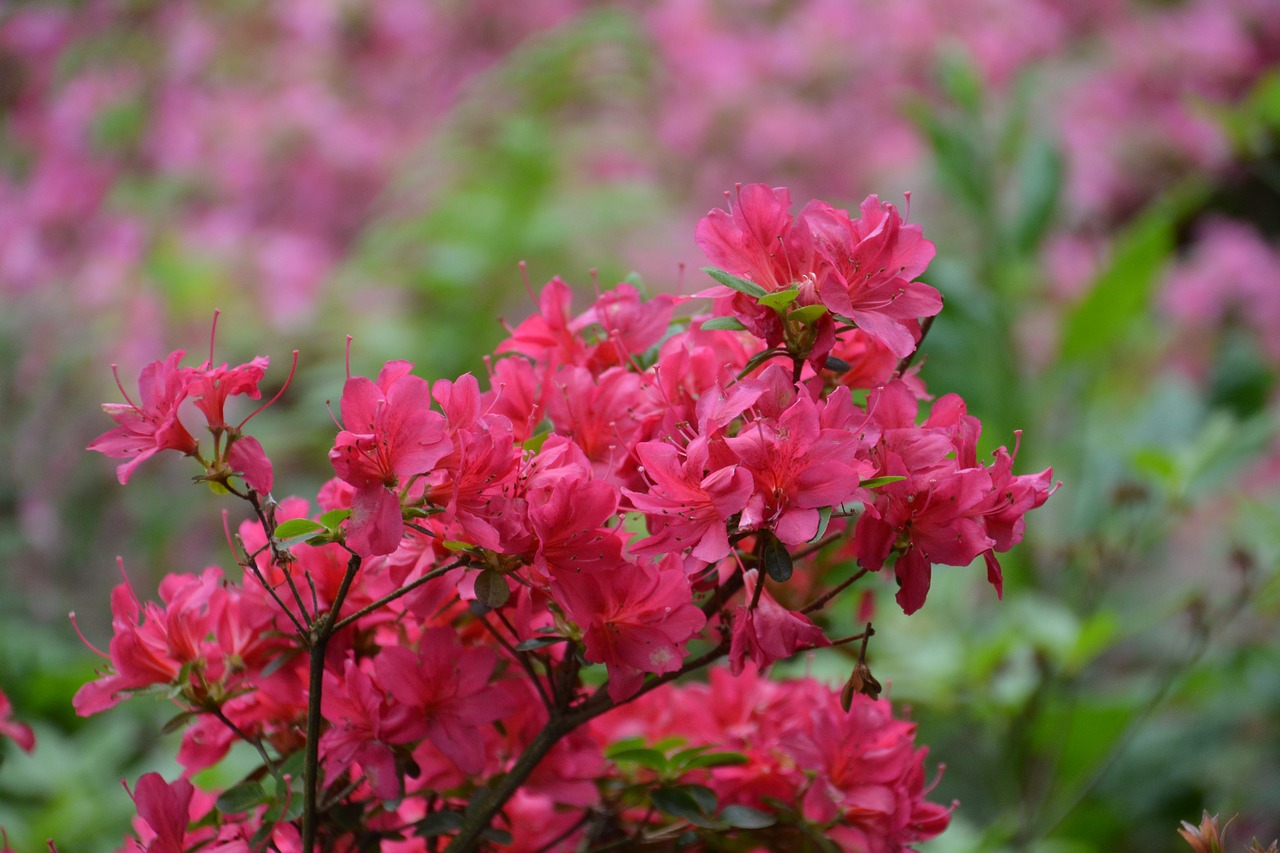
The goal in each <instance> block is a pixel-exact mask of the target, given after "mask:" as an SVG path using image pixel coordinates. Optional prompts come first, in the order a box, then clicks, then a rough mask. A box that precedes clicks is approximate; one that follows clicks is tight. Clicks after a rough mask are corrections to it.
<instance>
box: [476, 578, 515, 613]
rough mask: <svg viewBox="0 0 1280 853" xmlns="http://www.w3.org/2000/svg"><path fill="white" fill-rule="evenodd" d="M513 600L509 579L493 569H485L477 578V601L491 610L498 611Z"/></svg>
mask: <svg viewBox="0 0 1280 853" xmlns="http://www.w3.org/2000/svg"><path fill="white" fill-rule="evenodd" d="M509 598H511V587H509V586H507V579H506V578H505V577H503V576H502V575H501V574H499V573H498V572H495V571H493V570H492V569H484V570H483V571H481V572H480V574H479V575H477V576H476V599H477V600H478V601H480V602H482V603H483V604H484V606H485V607H488V608H489V609H491V610H497V609H498V608H499V607H501V606H502V605H504V604H506V603H507V599H509Z"/></svg>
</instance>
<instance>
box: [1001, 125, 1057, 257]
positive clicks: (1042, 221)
mask: <svg viewBox="0 0 1280 853" xmlns="http://www.w3.org/2000/svg"><path fill="white" fill-rule="evenodd" d="M1062 174H1063V160H1062V154H1061V152H1059V151H1058V148H1057V146H1056V145H1054V144H1053V143H1052V142H1050V141H1049V140H1047V139H1037V140H1035V141H1033V142H1031V143H1030V144H1029V145H1027V147H1026V148H1025V149H1024V151H1023V152H1022V157H1021V158H1020V162H1019V163H1018V209H1017V212H1016V213H1015V214H1014V219H1013V224H1012V226H1011V228H1010V238H1011V239H1012V241H1013V247H1014V248H1015V249H1016V250H1017V251H1018V252H1020V253H1022V254H1028V253H1030V252H1031V250H1033V249H1034V248H1035V247H1036V246H1038V245H1039V244H1040V240H1041V238H1043V237H1044V235H1045V232H1046V231H1047V230H1048V228H1049V225H1050V223H1051V222H1052V221H1053V216H1054V213H1055V212H1056V211H1057V208H1058V197H1059V195H1060V193H1061V191H1062Z"/></svg>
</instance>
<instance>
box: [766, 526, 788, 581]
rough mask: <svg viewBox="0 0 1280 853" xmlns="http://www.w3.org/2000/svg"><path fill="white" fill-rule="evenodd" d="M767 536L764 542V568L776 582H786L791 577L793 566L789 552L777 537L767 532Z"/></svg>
mask: <svg viewBox="0 0 1280 853" xmlns="http://www.w3.org/2000/svg"><path fill="white" fill-rule="evenodd" d="M768 536H769V538H768V539H766V540H765V543H764V554H763V558H764V570H765V572H767V573H768V575H769V577H771V578H773V579H774V580H775V581H777V582H778V583H786V581H787V580H789V579H790V578H791V572H792V570H793V568H794V566H793V564H792V562H791V554H790V553H788V551H787V546H786V545H784V544H782V542H781V541H779V539H778V537H776V536H774V535H773V534H772V533H770V534H768Z"/></svg>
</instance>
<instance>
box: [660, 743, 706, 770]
mask: <svg viewBox="0 0 1280 853" xmlns="http://www.w3.org/2000/svg"><path fill="white" fill-rule="evenodd" d="M709 749H711V746H709V745H704V746H691V747H689V748H688V749H682V750H680V751H679V752H676V753H675V754H673V755H672V756H671V758H670V764H671V766H672V768H674V769H675V770H680V769H681V768H683V767H685V766H686V764H687V762H689V761H692V760H693V759H695V758H697V757H698V756H699V755H702V754H703V753H704V752H706V751H707V750H709Z"/></svg>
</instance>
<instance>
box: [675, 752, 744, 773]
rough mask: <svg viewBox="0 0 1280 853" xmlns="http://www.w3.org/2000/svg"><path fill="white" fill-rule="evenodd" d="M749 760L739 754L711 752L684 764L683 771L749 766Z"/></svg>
mask: <svg viewBox="0 0 1280 853" xmlns="http://www.w3.org/2000/svg"><path fill="white" fill-rule="evenodd" d="M750 763H751V759H750V758H748V757H747V756H745V755H743V754H742V753H741V752H713V753H711V754H710V755H699V756H698V757H697V758H694V759H692V760H690V761H688V762H686V763H685V765H684V769H686V770H697V769H700V768H706V767H736V766H739V765H742V764H750Z"/></svg>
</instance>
